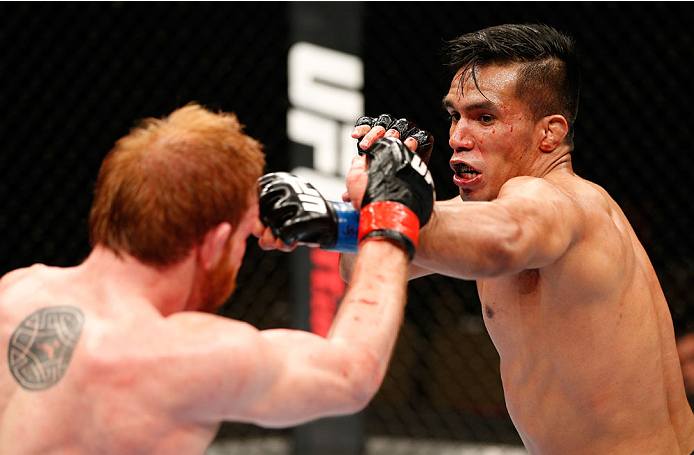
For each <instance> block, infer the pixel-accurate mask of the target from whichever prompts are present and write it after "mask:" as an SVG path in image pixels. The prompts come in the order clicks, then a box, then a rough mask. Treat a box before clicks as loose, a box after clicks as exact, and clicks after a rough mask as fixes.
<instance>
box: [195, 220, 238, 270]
mask: <svg viewBox="0 0 694 455" xmlns="http://www.w3.org/2000/svg"><path fill="white" fill-rule="evenodd" d="M229 235H231V224H229V223H227V222H224V223H219V224H218V225H217V226H215V227H213V228H212V229H210V230H209V231H208V232H207V234H205V238H204V239H203V241H202V243H201V244H200V250H199V254H200V261H201V263H202V266H203V268H204V269H205V270H210V269H211V268H213V267H214V266H215V265H217V263H218V262H219V260H220V259H221V257H222V254H223V253H224V246H225V245H226V243H227V240H228V239H229Z"/></svg>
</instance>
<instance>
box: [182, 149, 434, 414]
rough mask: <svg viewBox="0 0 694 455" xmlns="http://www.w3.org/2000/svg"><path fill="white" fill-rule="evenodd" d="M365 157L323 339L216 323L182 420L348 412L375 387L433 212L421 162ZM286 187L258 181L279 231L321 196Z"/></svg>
mask: <svg viewBox="0 0 694 455" xmlns="http://www.w3.org/2000/svg"><path fill="white" fill-rule="evenodd" d="M366 153H367V154H368V155H369V156H370V159H371V160H370V163H371V164H370V165H369V168H368V185H367V187H366V191H365V194H364V199H363V201H364V206H363V207H362V208H361V210H360V222H359V242H360V250H359V255H358V259H357V263H356V267H355V272H354V279H353V282H352V284H351V285H350V287H349V289H348V291H347V293H346V295H345V297H344V299H343V302H342V304H341V305H340V309H339V311H338V313H337V315H336V318H335V321H334V323H333V326H332V327H331V330H330V332H329V334H328V336H327V338H325V339H324V338H321V337H319V336H317V335H313V334H310V333H307V332H299V331H292V330H269V331H264V332H260V331H257V330H255V329H253V328H252V327H249V326H247V325H245V324H243V323H239V322H234V323H233V324H234V327H233V328H232V327H228V329H227V330H229V332H230V334H229V335H223V336H220V332H221V330H222V328H221V326H220V327H219V328H217V330H216V331H215V332H213V333H214V335H213V337H214V338H216V339H217V341H215V342H211V343H210V351H212V352H210V353H207V354H205V356H204V359H200V361H199V362H198V363H199V365H200V368H205V369H206V373H205V374H200V375H199V376H200V377H201V378H202V379H201V380H202V381H204V384H198V386H197V387H198V388H199V390H200V392H199V393H194V392H191V391H188V390H186V393H187V395H185V396H184V398H185V399H186V400H187V401H186V403H187V405H186V406H183V410H184V412H185V413H186V414H187V415H188V417H189V418H195V419H208V420H212V421H219V420H233V421H243V422H253V423H256V424H259V425H265V426H290V425H295V424H297V423H301V422H305V421H308V420H312V419H315V418H317V417H321V416H325V415H337V414H345V413H354V412H356V411H358V410H359V409H361V408H363V407H364V406H365V405H366V404H367V403H368V402H369V400H370V399H371V397H372V396H373V395H374V394H375V393H376V391H377V390H378V388H379V386H380V384H381V381H382V379H383V376H384V374H385V371H386V368H387V365H388V362H389V359H390V356H391V353H392V350H393V346H394V344H395V340H396V338H397V334H398V331H399V327H400V324H401V322H402V317H403V309H404V306H405V300H406V283H407V280H406V273H407V265H408V262H409V260H410V259H411V257H412V254H413V252H414V248H415V247H416V245H417V241H418V233H419V228H420V226H422V225H424V224H425V223H426V222H427V221H428V220H429V218H430V214H431V211H432V206H433V203H434V187H433V180H432V178H431V175H430V173H429V172H428V170H427V169H426V165H424V163H423V162H422V161H421V160H420V159H419V158H418V157H417V156H416V155H414V154H413V153H412V152H411V151H410V150H408V149H407V148H406V147H405V146H404V145H403V144H402V143H401V142H400V141H398V140H395V139H383V140H382V141H380V142H379V143H377V144H376V145H375V146H374V147H372V148H371V149H370V150H369V151H368V152H366ZM292 184H296V183H295V181H294V179H293V178H292V179H288V178H287V176H283V175H279V176H278V175H274V176H272V178H266V179H261V196H260V206H261V218H263V219H264V220H267V222H268V223H271V225H272V226H273V228H274V229H275V230H277V231H278V232H283V231H285V230H287V229H289V228H292V226H293V225H294V224H295V223H298V222H302V220H303V217H304V214H305V213H306V211H307V210H306V208H307V207H308V206H310V207H313V206H314V205H315V204H316V203H317V202H319V201H316V200H315V198H312V199H310V200H304V199H301V198H294V197H293V195H294V193H293V192H291V191H285V190H286V189H287V187H288V186H292ZM305 185H306V186H307V187H308V184H305ZM301 194H305V193H303V192H302V193H301ZM285 196H286V197H285ZM296 199H298V201H297V200H296ZM288 212H289V213H290V215H289V216H287V213H288ZM206 337H207V338H208V339H209V338H210V336H209V335H206ZM224 353H225V354H224ZM225 355H226V357H227V361H226V362H225V361H224V359H225V357H224V356H225ZM191 393H192V394H193V395H194V397H193V398H194V399H192V400H191V399H190V398H191V396H190V395H191Z"/></svg>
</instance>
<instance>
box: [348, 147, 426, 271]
mask: <svg viewBox="0 0 694 455" xmlns="http://www.w3.org/2000/svg"><path fill="white" fill-rule="evenodd" d="M364 153H365V154H366V155H367V157H368V158H369V163H368V169H367V174H368V183H367V185H366V191H365V192H364V199H363V202H362V209H361V212H360V213H359V217H360V219H359V242H361V241H362V240H364V239H367V238H372V237H386V238H389V239H393V240H396V241H397V242H400V243H401V244H402V245H403V246H404V248H405V250H406V251H407V252H408V254H409V257H410V259H412V258H413V257H414V252H415V248H416V247H417V244H418V243H419V229H420V228H421V227H422V226H424V225H425V224H426V223H427V221H429V217H430V216H431V212H432V210H433V207H434V200H435V199H436V191H435V189H434V180H433V179H432V177H431V174H430V173H429V170H428V169H427V166H426V164H425V163H424V162H423V161H422V160H421V159H420V158H419V156H418V155H415V154H414V153H413V152H412V151H411V150H410V149H408V148H407V147H406V146H405V144H403V143H402V141H400V140H399V139H395V138H391V137H384V138H381V139H379V140H377V141H376V142H374V144H373V145H372V146H371V147H369V149H368V150H365V151H364Z"/></svg>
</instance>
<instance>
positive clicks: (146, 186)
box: [89, 104, 265, 266]
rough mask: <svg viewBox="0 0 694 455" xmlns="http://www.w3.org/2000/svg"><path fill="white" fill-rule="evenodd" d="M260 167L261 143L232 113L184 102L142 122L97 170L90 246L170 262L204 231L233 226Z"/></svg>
mask: <svg viewBox="0 0 694 455" xmlns="http://www.w3.org/2000/svg"><path fill="white" fill-rule="evenodd" d="M264 165H265V157H264V155H263V152H262V146H261V144H260V143H259V142H257V141H256V140H254V139H253V138H251V137H250V136H248V135H246V134H244V132H243V127H242V125H240V124H239V122H238V120H237V118H236V116H235V115H234V114H231V113H222V112H220V113H213V112H211V111H209V110H207V109H204V108H203V107H201V106H199V105H196V104H189V105H187V106H185V107H182V108H180V109H177V110H175V111H174V112H172V113H171V114H170V115H169V116H168V117H165V118H163V119H155V118H148V119H145V120H144V121H142V122H141V124H140V125H139V126H137V127H135V128H133V129H132V130H131V131H130V133H129V134H128V135H127V136H125V137H123V138H121V139H119V140H118V141H117V142H116V144H115V146H114V148H113V149H112V150H111V151H110V152H109V153H108V155H107V156H106V158H105V159H104V161H103V163H102V165H101V169H100V170H99V176H98V179H97V183H96V188H95V192H94V202H93V204H92V209H91V214H90V220H89V228H90V241H91V243H92V245H93V246H96V245H103V246H105V247H107V248H109V249H111V250H112V251H114V252H115V253H116V254H120V253H127V254H129V255H132V256H134V257H136V258H137V259H139V260H140V261H142V262H144V263H147V264H151V265H156V266H166V265H170V264H173V263H175V262H177V261H179V260H181V259H183V258H184V257H185V255H186V254H187V253H188V251H189V250H190V248H191V247H192V246H194V245H195V244H196V243H198V242H200V241H201V240H202V239H203V237H204V235H205V233H207V232H208V231H209V229H211V228H212V227H214V226H216V225H218V224H219V223H221V222H224V221H227V222H230V223H231V225H232V226H233V227H236V226H237V225H238V223H239V221H240V220H241V218H242V216H243V214H244V213H245V212H246V210H247V209H248V207H249V206H248V204H249V196H250V195H251V194H252V193H253V192H254V191H255V188H256V180H257V179H258V177H260V175H261V174H262V171H263V167H264Z"/></svg>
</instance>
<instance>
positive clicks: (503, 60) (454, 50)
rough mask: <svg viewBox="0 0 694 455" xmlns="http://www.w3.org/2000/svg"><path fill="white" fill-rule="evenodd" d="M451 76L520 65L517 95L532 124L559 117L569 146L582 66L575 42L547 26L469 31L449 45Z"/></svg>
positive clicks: (448, 58)
mask: <svg viewBox="0 0 694 455" xmlns="http://www.w3.org/2000/svg"><path fill="white" fill-rule="evenodd" d="M444 52H445V54H446V59H447V61H446V66H447V67H448V68H449V70H451V74H452V75H454V74H456V73H457V72H458V71H459V70H461V69H462V70H463V71H462V73H461V77H472V79H473V80H474V82H475V85H476V86H477V88H478V89H479V86H478V85H477V79H476V77H477V70H478V69H479V68H481V67H484V66H488V65H510V64H520V65H521V67H520V70H519V71H518V77H517V85H516V96H517V97H518V98H519V99H522V100H524V101H526V103H527V105H528V107H529V108H530V110H531V112H532V113H533V116H534V119H535V121H537V120H539V119H541V118H542V117H545V116H547V115H552V114H560V115H563V116H564V117H565V118H566V121H567V123H568V124H569V132H568V134H567V138H566V141H567V143H569V144H570V145H573V132H574V127H573V125H574V121H575V119H576V116H577V115H578V98H579V90H580V67H579V62H578V56H577V54H576V50H575V45H574V41H573V40H572V39H571V38H570V37H568V36H567V35H565V34H563V33H560V32H558V31H557V30H555V29H554V28H552V27H549V26H546V25H534V24H527V25H519V24H506V25H498V26H494V27H489V28H485V29H483V30H480V31H477V32H473V33H468V34H466V35H463V36H460V37H458V38H456V39H454V40H451V41H449V42H448V43H447V45H446V47H445V49H444Z"/></svg>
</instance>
